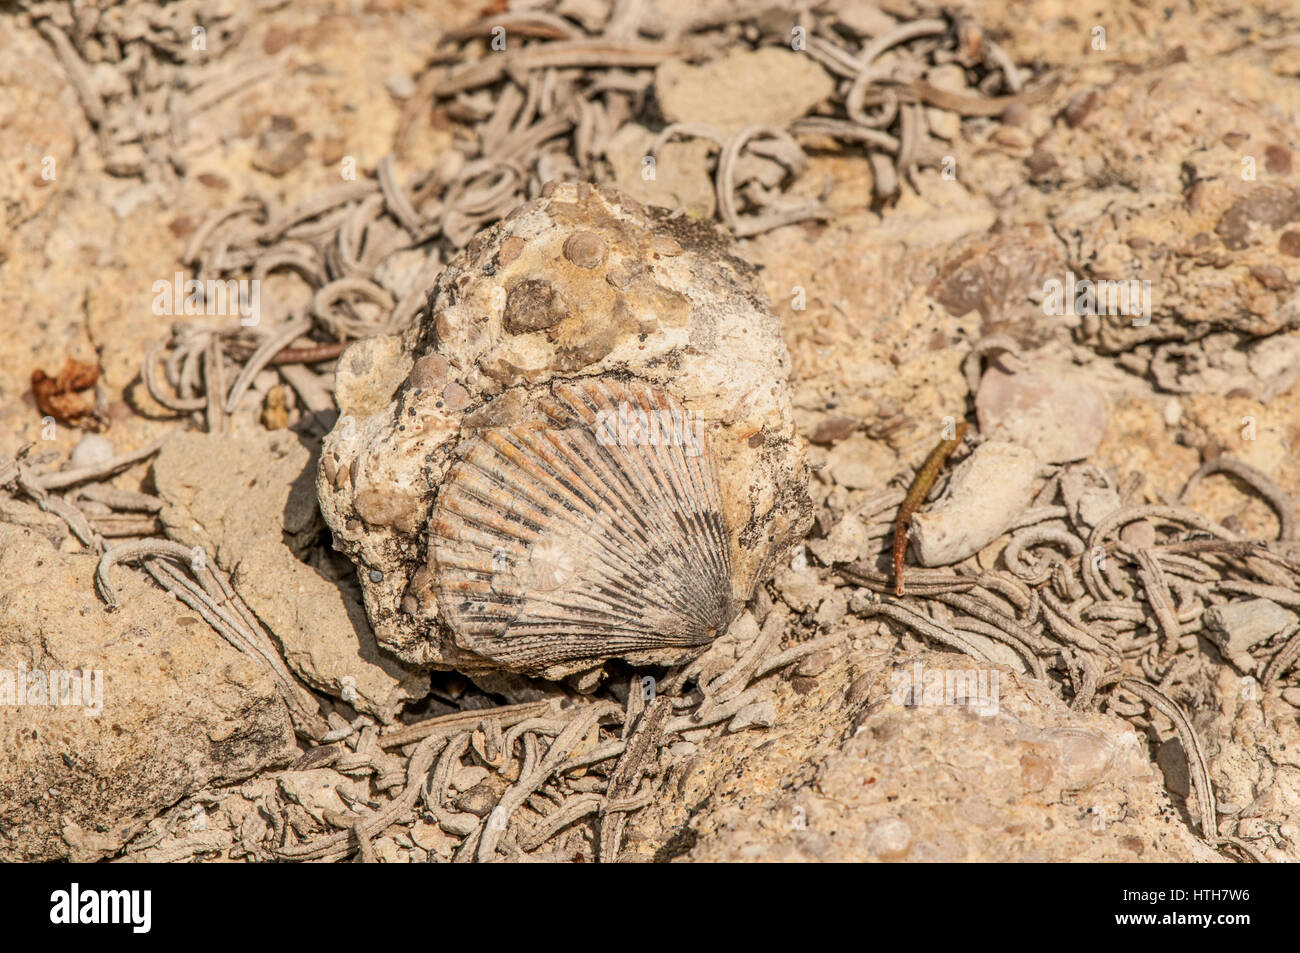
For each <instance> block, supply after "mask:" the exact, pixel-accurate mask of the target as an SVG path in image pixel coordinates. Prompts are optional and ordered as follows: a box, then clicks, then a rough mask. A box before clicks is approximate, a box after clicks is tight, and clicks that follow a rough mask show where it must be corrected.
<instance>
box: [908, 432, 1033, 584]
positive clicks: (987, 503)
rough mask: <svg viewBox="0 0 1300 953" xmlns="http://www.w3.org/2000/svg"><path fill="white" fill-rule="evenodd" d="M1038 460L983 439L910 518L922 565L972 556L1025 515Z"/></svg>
mask: <svg viewBox="0 0 1300 953" xmlns="http://www.w3.org/2000/svg"><path fill="white" fill-rule="evenodd" d="M1037 471H1038V460H1037V458H1036V457H1035V455H1034V454H1033V452H1031V451H1029V450H1026V449H1025V448H1024V447H1021V446H1017V445H1016V444H1013V443H1007V442H1005V441H1000V440H986V441H985V442H984V443H982V444H980V445H979V446H978V447H976V448H975V450H974V452H973V453H971V455H970V456H969V457H968V458H967V459H965V460H963V461H962V462H961V463H960V464H959V465H958V466H957V468H956V469H955V470H953V473H952V479H951V481H950V483H949V485H948V492H947V493H946V494H945V496H944V497H943V499H941V500H939V502H938V503H935V504H934V505H933V506H931V507H930V508H929V509H927V510H924V511H922V512H920V513H914V514H912V521H911V539H912V551H913V552H914V553H915V554H916V558H917V561H918V562H920V563H921V565H922V566H948V565H951V564H952V563H958V562H961V561H962V560H963V559H965V558H966V557H967V556H973V555H975V553H977V552H979V551H980V550H981V549H983V548H984V547H985V546H987V545H988V544H989V543H991V542H993V540H995V539H997V538H998V537H999V536H1001V535H1002V534H1003V533H1004V532H1005V531H1006V529H1007V527H1008V526H1010V525H1011V522H1012V520H1014V519H1015V518H1016V517H1017V516H1019V515H1020V514H1021V513H1022V512H1024V509H1025V506H1026V505H1027V504H1028V503H1029V499H1030V491H1031V490H1032V489H1033V484H1034V475H1035V473H1037Z"/></svg>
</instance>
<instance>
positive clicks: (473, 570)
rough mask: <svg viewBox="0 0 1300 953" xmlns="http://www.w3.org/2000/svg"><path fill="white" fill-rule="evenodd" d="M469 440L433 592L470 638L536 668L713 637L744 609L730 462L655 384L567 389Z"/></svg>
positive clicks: (434, 550) (438, 512)
mask: <svg viewBox="0 0 1300 953" xmlns="http://www.w3.org/2000/svg"><path fill="white" fill-rule="evenodd" d="M553 393H554V396H555V400H553V401H549V402H547V404H546V406H545V410H544V412H543V413H542V414H539V415H538V416H536V417H534V418H531V419H529V420H526V421H524V422H522V423H519V424H515V425H513V426H509V427H493V428H488V429H485V430H482V431H479V432H478V433H477V434H475V435H474V436H473V437H471V438H470V439H468V440H467V441H465V442H464V443H463V444H462V446H461V448H460V450H459V460H458V461H457V462H456V463H455V464H454V465H453V467H452V468H451V470H450V471H449V472H448V475H447V478H446V480H445V481H444V482H443V485H442V489H441V490H440V492H439V494H438V499H437V502H436V504H435V506H434V511H433V517H432V519H431V520H430V524H429V540H430V550H431V555H432V564H433V570H434V590H435V592H436V593H437V598H438V602H439V604H440V605H441V606H443V607H445V610H446V616H445V617H446V620H447V622H448V624H449V625H450V626H451V627H452V629H453V631H454V632H455V634H456V636H457V638H458V640H459V641H461V642H462V643H463V644H464V645H465V646H466V647H468V648H469V649H471V650H472V651H474V652H477V653H479V654H481V655H484V656H487V657H489V658H492V659H494V660H496V661H497V662H499V663H501V664H503V665H505V666H507V667H511V668H515V669H518V670H524V671H537V670H540V669H542V668H545V667H546V666H549V665H554V664H558V663H563V662H568V661H572V660H575V659H600V658H607V657H611V656H616V655H621V654H625V653H628V652H635V651H638V650H647V649H662V648H671V647H682V648H689V647H692V646H702V645H705V644H707V643H708V642H710V641H711V640H712V639H714V638H716V637H717V636H718V635H719V634H721V633H722V632H723V631H725V629H726V627H727V625H728V624H729V623H730V621H731V618H732V615H733V614H734V607H733V604H732V590H731V561H730V550H729V535H728V531H727V526H726V522H725V520H724V518H723V515H722V507H721V503H720V499H719V490H718V478H717V472H716V464H715V461H714V458H713V454H712V451H711V449H710V448H709V446H708V444H707V441H706V440H703V439H702V438H701V437H700V435H699V434H697V433H695V432H694V431H693V429H692V428H691V427H690V421H689V418H688V415H687V414H686V413H685V411H684V410H683V408H682V406H681V405H680V404H679V403H678V402H677V401H676V400H674V399H673V398H672V397H670V396H669V395H668V394H667V393H666V392H664V391H662V390H659V389H658V388H655V387H651V386H649V385H647V384H645V383H642V382H632V383H628V384H624V383H622V382H620V381H617V380H612V379H608V378H596V379H587V380H582V381H578V382H572V383H556V384H555V385H554V388H553Z"/></svg>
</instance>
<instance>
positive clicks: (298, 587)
mask: <svg viewBox="0 0 1300 953" xmlns="http://www.w3.org/2000/svg"><path fill="white" fill-rule="evenodd" d="M351 353H352V352H349V354H351ZM354 357H355V355H354ZM317 459H318V458H317V448H315V447H311V448H309V447H307V446H305V445H304V444H303V443H302V442H301V441H300V440H299V438H298V437H297V436H296V435H295V434H293V433H290V432H288V431H284V430H280V431H274V432H270V433H267V432H257V433H254V434H251V435H249V436H247V437H241V436H232V435H213V434H197V433H190V434H186V433H178V434H174V435H173V436H172V437H171V438H169V439H168V441H167V444H166V445H165V446H164V447H163V449H162V451H161V452H160V453H159V455H158V457H157V460H156V461H155V463H154V469H153V473H154V482H155V484H156V485H157V491H158V495H159V496H161V497H162V498H163V500H164V503H165V505H164V507H163V510H162V513H161V514H160V515H161V518H162V521H163V524H164V525H165V526H166V527H167V530H168V535H169V536H170V537H171V538H173V539H176V540H179V541H182V542H184V543H185V544H186V545H190V546H202V547H203V548H204V549H205V550H206V551H207V552H208V553H210V554H211V555H212V556H213V557H214V558H215V559H216V562H217V565H219V566H220V567H221V568H223V569H225V570H226V571H228V572H230V573H231V577H232V582H233V584H234V586H235V589H236V591H237V592H238V593H239V595H240V597H241V598H243V600H244V601H245V602H246V603H247V604H248V607H249V608H250V609H252V610H253V612H254V613H256V615H257V617H258V618H259V619H260V620H261V621H262V624H263V625H265V626H266V627H267V629H268V630H270V632H271V633H272V635H273V636H274V638H275V639H276V640H277V641H278V642H279V643H280V645H281V646H282V647H283V649H284V657H285V661H286V662H287V663H288V664H289V667H290V668H291V669H293V670H294V671H295V672H297V673H298V674H299V675H301V676H302V677H303V679H305V680H306V681H307V683H308V684H310V685H312V686H313V687H314V688H317V689H319V690H321V691H324V692H327V693H329V694H331V695H333V696H335V697H336V698H340V699H342V700H343V701H346V702H348V703H349V704H350V705H352V706H353V707H354V708H356V709H357V710H358V711H362V712H366V713H368V714H372V715H375V716H376V717H378V718H380V719H382V720H384V721H390V720H392V718H393V717H394V716H395V715H396V713H397V711H398V710H399V709H400V707H401V706H402V704H403V703H404V702H405V701H407V700H408V699H412V698H418V697H420V695H421V694H422V693H423V691H424V689H425V683H424V679H422V678H421V677H420V676H419V674H418V673H416V672H414V671H412V670H410V669H408V668H406V667H405V666H403V665H402V664H401V663H400V662H399V661H398V660H396V659H393V658H390V657H388V656H387V655H385V654H384V653H382V652H380V651H379V648H378V647H377V646H376V644H375V639H374V635H373V633H372V632H371V629H370V625H369V623H368V622H367V621H366V618H365V614H364V612H363V611H362V608H361V606H360V605H359V603H358V602H357V600H356V598H355V596H353V595H350V594H349V593H348V592H347V591H346V590H345V589H342V588H340V587H339V585H338V584H337V582H335V581H333V580H331V579H329V578H326V577H324V576H322V575H321V573H320V572H318V571H317V570H316V569H314V568H312V567H311V566H308V565H307V564H305V563H303V562H302V561H301V560H300V559H299V558H298V557H297V556H296V555H295V554H294V549H293V548H291V545H294V546H297V547H299V548H302V547H304V546H306V545H308V544H313V543H315V541H316V539H317V538H318V536H319V535H320V533H321V532H322V530H323V527H322V525H321V522H320V516H319V513H318V511H317V508H316V500H315V495H314V492H313V490H314V487H313V485H312V481H313V476H314V474H315V470H316V463H317Z"/></svg>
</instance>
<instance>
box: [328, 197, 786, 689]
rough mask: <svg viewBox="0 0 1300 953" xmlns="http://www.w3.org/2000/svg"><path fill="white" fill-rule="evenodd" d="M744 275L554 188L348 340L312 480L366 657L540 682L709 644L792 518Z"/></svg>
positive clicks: (689, 239) (698, 232)
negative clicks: (400, 319)
mask: <svg viewBox="0 0 1300 953" xmlns="http://www.w3.org/2000/svg"><path fill="white" fill-rule="evenodd" d="M754 274H755V272H754V269H753V268H752V267H751V266H750V265H748V264H747V263H746V262H744V261H743V260H742V259H741V258H739V257H738V256H737V255H736V252H735V247H734V245H733V244H732V243H731V241H730V239H729V238H727V237H726V236H725V235H724V234H723V233H722V232H721V231H720V230H719V229H717V228H716V227H715V226H713V225H712V224H710V223H706V222H700V221H696V220H692V219H690V218H687V217H673V216H672V215H671V214H670V213H668V212H667V211H665V210H662V209H649V210H646V209H642V208H641V207H640V206H639V205H637V204H636V203H635V202H633V201H631V200H630V199H628V198H627V197H625V196H623V195H621V194H619V193H617V192H612V191H607V190H604V189H599V188H596V187H593V186H591V185H587V184H583V183H577V184H554V185H550V186H547V188H546V189H544V190H543V194H542V195H541V196H540V197H539V198H538V199H536V200H534V201H531V202H528V203H526V204H525V205H522V206H520V207H519V208H518V209H516V210H515V211H514V212H512V213H511V214H510V215H509V216H507V217H506V219H505V220H504V221H503V222H501V223H499V224H497V225H494V226H492V227H491V228H488V229H485V230H484V231H483V232H481V233H479V235H477V236H476V237H475V238H474V240H473V241H471V242H470V243H469V245H468V246H467V247H466V248H465V250H464V251H463V252H462V253H461V254H460V255H459V256H457V257H456V258H455V259H453V260H452V261H451V262H449V263H448V264H447V266H446V267H445V268H444V269H443V272H442V274H441V275H439V277H438V281H437V284H436V286H435V287H434V289H433V291H432V292H431V293H430V301H429V307H428V309H427V311H426V312H425V313H423V314H421V316H420V317H419V319H418V320H417V321H416V322H415V323H414V324H413V325H412V326H411V327H410V328H409V329H407V330H406V331H404V332H403V333H401V334H398V335H392V336H385V337H376V338H369V339H366V340H363V341H358V342H356V343H355V344H353V345H351V346H350V347H349V348H348V349H347V351H345V352H344V354H343V355H342V357H341V358H340V360H339V369H338V373H337V379H336V389H335V395H336V397H337V399H338V403H339V408H340V418H339V421H338V423H337V424H336V425H335V427H334V429H333V430H332V431H331V432H330V433H329V434H328V435H327V436H326V439H325V444H324V447H323V448H322V453H321V464H320V469H319V472H318V474H317V484H316V487H317V496H318V498H319V500H320V505H321V511H322V513H324V515H325V519H326V521H327V522H328V524H329V526H330V529H331V531H332V533H333V536H334V543H335V546H336V547H337V548H338V549H340V550H341V551H343V552H344V553H346V554H347V555H348V556H349V557H350V558H351V559H352V561H353V562H354V563H355V564H356V565H357V569H358V578H359V580H360V582H361V587H362V593H363V595H364V597H365V605H366V614H367V616H368V617H369V619H370V622H371V624H372V625H373V627H374V630H375V635H376V637H377V639H378V641H379V643H380V645H381V646H383V647H384V648H386V649H388V650H389V651H391V652H393V653H395V654H396V655H398V656H399V657H400V658H402V659H403V660H404V661H406V662H407V663H410V664H415V665H421V666H425V667H437V668H456V669H459V670H461V671H465V672H468V673H470V674H475V673H478V672H485V671H492V670H505V671H511V672H519V673H524V674H529V675H538V676H542V677H546V678H558V677H563V676H566V675H570V674H574V673H578V672H582V671H585V670H589V669H592V668H593V667H596V666H599V665H600V664H601V663H602V662H603V660H605V659H608V658H622V659H625V660H628V661H630V662H632V663H634V664H640V663H656V664H674V663H677V662H680V661H683V660H684V659H686V658H688V657H690V656H691V655H692V654H693V653H695V652H698V651H699V650H700V647H701V646H702V645H704V644H706V643H707V642H708V641H709V640H711V639H712V638H714V637H716V636H717V635H719V634H721V633H722V632H723V631H724V630H725V629H726V627H727V625H728V624H729V623H730V621H731V619H732V616H733V615H734V614H735V613H736V611H737V608H738V607H739V606H742V605H743V604H744V603H745V602H746V601H747V600H748V599H749V598H750V595H751V594H752V591H753V588H754V585H755V584H756V582H757V581H758V580H760V579H761V578H763V577H764V576H765V574H766V573H767V572H769V571H770V569H771V567H772V565H773V564H774V563H775V561H776V560H777V559H779V558H780V557H781V556H782V555H783V554H784V553H785V552H787V551H788V549H789V547H790V546H791V545H792V544H793V543H794V542H796V541H797V540H798V539H800V538H801V537H802V535H803V533H804V531H805V530H806V529H807V527H808V525H809V522H810V519H811V504H810V501H809V499H808V493H807V467H806V463H805V460H804V455H803V448H802V445H801V444H800V442H799V440H798V438H797V437H796V435H795V430H794V424H793V419H792V414H791V408H790V393H789V386H788V383H787V376H788V373H789V357H788V355H787V354H786V351H785V346H784V344H783V343H782V341H781V333H780V324H779V322H778V321H777V319H776V317H775V316H774V315H773V314H772V312H771V311H770V310H769V307H768V305H767V301H766V298H765V297H764V296H763V294H762V293H761V291H759V290H758V288H757V287H756V284H755V281H754ZM621 409H625V410H626V413H622V414H621V413H620V411H621ZM642 415H644V417H643V416H642ZM643 420H644V421H646V422H663V421H667V422H668V426H667V427H666V428H663V427H661V428H659V429H656V428H655V427H654V426H650V427H648V428H647V427H646V426H643V424H642V421H643ZM679 422H680V425H679ZM664 429H666V430H667V431H669V432H670V433H669V435H668V436H669V437H675V438H676V439H663V438H664V433H662V432H661V431H663V430H664Z"/></svg>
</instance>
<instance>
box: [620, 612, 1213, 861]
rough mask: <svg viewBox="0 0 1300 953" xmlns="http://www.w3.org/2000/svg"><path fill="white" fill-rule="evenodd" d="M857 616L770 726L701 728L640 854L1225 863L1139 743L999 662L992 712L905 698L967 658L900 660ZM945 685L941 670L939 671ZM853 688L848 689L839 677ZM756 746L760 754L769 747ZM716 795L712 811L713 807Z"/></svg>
mask: <svg viewBox="0 0 1300 953" xmlns="http://www.w3.org/2000/svg"><path fill="white" fill-rule="evenodd" d="M854 625H855V626H856V628H855V630H854V632H855V639H857V640H860V641H861V642H862V643H863V648H862V649H860V650H858V649H855V650H853V651H852V652H850V653H849V655H847V656H845V657H843V658H841V659H840V660H839V661H838V662H837V663H836V664H835V665H834V666H832V667H831V668H830V669H828V670H826V671H825V672H823V674H822V675H820V676H819V677H818V678H817V680H816V682H815V686H814V687H813V688H812V689H811V690H809V691H807V692H806V693H804V694H797V693H795V692H793V691H791V690H789V689H786V690H783V691H782V692H781V694H780V696H779V711H778V715H777V720H776V723H775V725H774V726H773V727H772V728H771V729H769V730H766V731H763V732H740V733H737V734H729V735H725V736H722V737H715V738H710V739H707V740H705V741H703V742H700V743H697V746H696V749H695V751H694V752H693V753H690V754H689V755H688V756H686V757H685V758H684V759H683V760H681V761H674V762H673V763H672V766H671V767H670V769H669V775H668V779H667V785H666V787H665V791H666V792H667V796H665V797H663V798H661V799H660V800H659V801H658V802H657V803H656V804H654V805H652V806H651V807H649V808H647V809H646V810H645V811H643V812H641V813H639V814H636V815H633V816H632V818H631V819H630V821H629V829H628V833H627V835H626V836H625V842H626V844H627V850H628V852H629V853H632V854H634V855H639V856H642V857H654V858H656V859H659V860H673V859H682V860H689V861H735V860H763V861H807V860H821V861H849V862H859V861H863V860H875V861H898V860H908V861H925V860H930V861H935V860H946V861H986V862H987V861H1031V860H1036V861H1080V860H1082V861H1088V860H1092V861H1143V862H1151V861H1157V860H1166V861H1190V860H1197V861H1211V862H1212V861H1214V860H1216V859H1218V858H1217V856H1216V855H1215V854H1214V852H1213V851H1211V850H1210V849H1209V848H1208V847H1206V846H1205V845H1204V844H1202V843H1201V842H1200V841H1199V840H1198V839H1197V838H1196V836H1195V835H1194V834H1193V833H1192V832H1191V831H1190V830H1189V829H1188V828H1187V826H1186V825H1184V824H1178V823H1169V822H1168V815H1169V812H1170V810H1171V805H1170V797H1169V795H1168V794H1167V793H1166V791H1165V790H1164V788H1163V786H1162V784H1161V780H1160V777H1159V774H1158V772H1157V771H1156V770H1155V768H1154V766H1153V765H1152V764H1151V762H1150V761H1149V760H1148V756H1147V752H1146V746H1145V744H1144V742H1143V740H1142V739H1141V738H1140V737H1139V736H1138V735H1137V734H1136V733H1135V732H1134V731H1133V729H1132V727H1131V726H1130V725H1128V724H1126V723H1125V722H1123V721H1121V720H1119V719H1117V718H1115V717H1113V716H1109V715H1100V714H1082V713H1078V712H1073V711H1071V710H1070V709H1069V708H1068V707H1067V706H1066V705H1065V704H1064V703H1063V702H1062V701H1061V700H1060V699H1059V698H1057V697H1056V696H1055V695H1054V694H1053V693H1052V691H1051V690H1050V689H1049V687H1048V686H1047V685H1046V684H1044V683H1042V682H1038V681H1036V680H1034V679H1028V678H1018V677H1015V676H1013V675H1011V674H1010V673H1008V672H1006V671H1005V670H995V671H998V672H999V674H1000V676H1001V677H1000V678H999V680H998V682H997V713H996V714H989V715H980V714H978V713H976V711H975V709H973V708H971V707H968V706H965V705H954V704H939V705H934V704H922V705H920V706H919V707H908V706H906V705H904V704H901V703H900V702H899V701H898V700H896V699H895V697H894V696H895V694H896V689H897V688H898V685H899V673H900V672H904V671H907V672H910V671H911V670H912V669H911V666H912V665H913V663H920V665H921V667H922V669H923V670H924V671H926V672H930V671H934V672H938V673H940V675H941V676H942V675H943V673H945V672H947V671H949V670H962V671H965V670H971V669H974V668H975V667H976V663H974V662H972V661H971V660H969V659H964V658H962V657H960V656H957V655H954V654H951V653H942V652H920V653H917V654H915V655H913V656H910V657H906V658H901V659H900V658H897V657H896V656H895V653H894V650H893V647H892V641H893V640H892V637H882V636H877V635H872V634H869V633H867V632H864V631H863V629H862V628H861V626H860V625H858V624H854ZM941 683H942V682H941ZM846 685H849V686H851V687H850V688H849V689H848V691H847V692H846V691H845V686H846ZM759 748H761V754H760V753H759V751H758V750H757V749H759ZM705 802H707V807H706V806H705Z"/></svg>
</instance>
